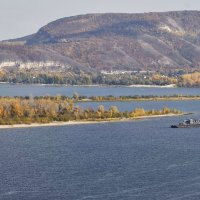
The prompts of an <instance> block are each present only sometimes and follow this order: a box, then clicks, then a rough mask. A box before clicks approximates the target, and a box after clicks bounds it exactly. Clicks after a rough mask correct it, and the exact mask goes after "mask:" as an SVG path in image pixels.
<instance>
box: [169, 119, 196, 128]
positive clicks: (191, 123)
mask: <svg viewBox="0 0 200 200" xmlns="http://www.w3.org/2000/svg"><path fill="white" fill-rule="evenodd" d="M195 127H200V119H187V120H184V121H183V122H181V123H179V124H178V125H171V128H195Z"/></svg>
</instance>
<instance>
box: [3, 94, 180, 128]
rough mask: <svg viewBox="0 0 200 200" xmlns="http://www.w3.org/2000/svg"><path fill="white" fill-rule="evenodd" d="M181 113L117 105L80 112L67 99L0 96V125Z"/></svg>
mask: <svg viewBox="0 0 200 200" xmlns="http://www.w3.org/2000/svg"><path fill="white" fill-rule="evenodd" d="M169 114H181V111H179V110H176V109H170V108H167V107H164V108H163V109H161V110H144V109H143V108H133V110H132V111H124V112H122V111H119V109H118V108H117V107H116V106H110V108H109V109H105V108H104V106H103V105H100V106H99V107H98V108H97V109H96V110H95V109H93V108H87V109H83V108H81V107H80V106H77V105H75V104H74V99H70V98H67V97H65V98H64V97H61V96H56V97H49V96H46V97H1V98H0V125H12V124H31V123H50V122H55V121H56V122H67V121H109V120H112V119H134V118H138V117H142V116H143V117H144V116H156V115H169Z"/></svg>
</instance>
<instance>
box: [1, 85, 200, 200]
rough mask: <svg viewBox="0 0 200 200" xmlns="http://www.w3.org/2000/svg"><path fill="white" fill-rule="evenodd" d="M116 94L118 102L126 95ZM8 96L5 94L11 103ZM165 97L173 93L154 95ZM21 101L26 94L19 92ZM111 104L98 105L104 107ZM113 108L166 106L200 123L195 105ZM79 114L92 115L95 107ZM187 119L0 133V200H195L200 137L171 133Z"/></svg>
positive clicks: (198, 132)
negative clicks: (91, 111)
mask: <svg viewBox="0 0 200 200" xmlns="http://www.w3.org/2000/svg"><path fill="white" fill-rule="evenodd" d="M15 87H16V88H17V89H18V90H19V88H21V87H25V88H26V87H33V88H35V86H19V88H18V86H15ZM16 88H15V89H16ZM36 88H38V87H36ZM44 88H46V87H42V89H41V88H40V90H39V89H35V90H33V91H34V93H33V91H32V94H37V95H38V94H39V93H38V92H39V91H41V90H43V89H44ZM17 89H16V90H17ZM29 89H30V88H29ZM65 89H66V88H65ZM76 89H77V88H76ZM84 89H85V90H86V89H87V88H84ZM99 89H100V90H102V88H98V89H97V88H95V89H94V88H88V90H89V91H86V93H84V94H85V95H88V94H91V95H92V92H91V91H93V92H94V93H95V94H97V93H98V90H99ZM104 89H105V88H104ZM115 89H116V88H109V89H108V90H112V91H114V90H115ZM57 90H59V91H61V90H63V91H64V88H62V89H61V88H59V89H58V88H57V87H55V88H54V87H53V91H50V92H52V93H51V94H56V92H57ZM71 90H73V89H71ZM105 90H106V89H105ZM118 90H119V92H118V93H120V94H122V93H123V94H125V93H126V92H125V91H122V90H123V89H119V88H118ZM125 90H127V91H129V90H130V89H129V88H128V89H127V88H125ZM136 90H137V89H134V91H136ZM144 90H146V93H148V92H149V93H152V92H153V90H155V91H154V93H155V94H157V92H158V90H157V89H144ZM176 90H178V91H177V93H179V92H183V91H185V92H187V90H186V89H181V91H180V90H179V89H176ZM10 91H11V90H8V91H6V92H7V93H6V94H7V95H12V92H10ZM45 91H46V90H45ZM55 91H56V92H55ZM163 91H164V93H166V91H167V92H168V91H171V90H170V89H163V90H160V92H161V93H162V92H163ZM194 91H195V92H197V93H198V91H199V90H193V89H192V90H190V89H189V90H188V93H187V94H191V93H193V92H194ZM0 92H1V93H2V88H1V89H0ZM15 92H16V91H14V90H13V95H14V94H15ZM79 92H80V91H79ZM129 92H130V91H129ZM4 93H5V92H4ZM27 93H28V91H26V94H27ZM71 93H72V92H71ZM99 93H100V94H99V95H102V94H101V92H99ZM173 93H174V90H173ZM20 94H21V95H23V94H25V89H24V91H23V89H22V90H21V93H20ZM103 94H104V93H103ZM106 94H107V93H106ZM112 94H116V95H117V93H114V92H113V93H112ZM198 94H199V93H198ZM101 104H102V103H101ZM111 104H113V103H111V102H109V103H104V105H105V107H109V106H110V105H111ZM115 105H117V106H118V107H119V109H120V110H131V109H133V108H135V107H144V108H145V109H146V108H147V109H152V108H154V109H156V108H158V109H159V108H161V107H163V106H169V107H174V108H178V109H181V110H183V111H186V112H194V114H193V115H191V116H187V117H195V118H200V101H184V102H178V101H165V102H128V103H127V102H116V103H115ZM82 106H85V107H88V106H90V107H94V108H95V107H97V106H98V104H97V103H90V104H84V105H83V104H82ZM185 117H186V116H181V117H180V116H179V117H167V118H156V119H144V120H138V121H130V122H112V123H100V124H87V125H71V126H60V127H41V128H21V129H20V128H18V129H7V130H0V199H1V200H18V199H19V200H35V199H39V200H179V199H180V200H198V199H200V156H199V152H200V145H199V144H200V129H199V128H191V129H171V128H169V127H170V125H171V124H176V123H178V122H179V121H182V120H183V119H185Z"/></svg>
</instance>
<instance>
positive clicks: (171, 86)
mask: <svg viewBox="0 0 200 200" xmlns="http://www.w3.org/2000/svg"><path fill="white" fill-rule="evenodd" d="M0 84H10V85H36V86H55V87H60V86H63V87H69V86H72V87H128V88H176V87H177V85H176V84H170V85H106V84H92V85H68V84H45V83H28V84H26V83H25V84H23V83H9V82H0Z"/></svg>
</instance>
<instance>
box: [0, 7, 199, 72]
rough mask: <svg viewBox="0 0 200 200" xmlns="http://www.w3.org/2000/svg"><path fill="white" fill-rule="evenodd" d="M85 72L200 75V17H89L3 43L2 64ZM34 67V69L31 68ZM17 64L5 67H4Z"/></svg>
mask: <svg viewBox="0 0 200 200" xmlns="http://www.w3.org/2000/svg"><path fill="white" fill-rule="evenodd" d="M11 61H12V62H13V63H18V66H20V64H21V63H23V64H22V65H21V66H23V67H26V63H29V64H28V66H29V67H30V68H31V66H33V65H34V63H38V62H40V63H43V64H40V65H38V66H41V65H45V64H44V63H47V66H51V67H60V66H62V67H67V68H71V69H79V70H80V69H81V70H82V71H90V72H92V71H100V70H108V71H110V70H159V69H162V70H163V69H166V70H168V69H177V68H178V69H193V68H196V69H199V66H200V12H199V11H177V12H164V13H144V14H88V15H80V16H74V17H67V18H63V19H59V20H56V21H54V22H51V23H49V24H47V25H46V26H44V27H42V28H41V29H40V30H39V31H38V32H37V33H35V34H33V35H30V36H26V37H23V38H20V39H15V40H9V41H7V42H5V41H4V42H1V44H0V63H7V62H11ZM30 63H31V64H30ZM5 65H12V64H8V63H7V64H1V66H2V67H5Z"/></svg>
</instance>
